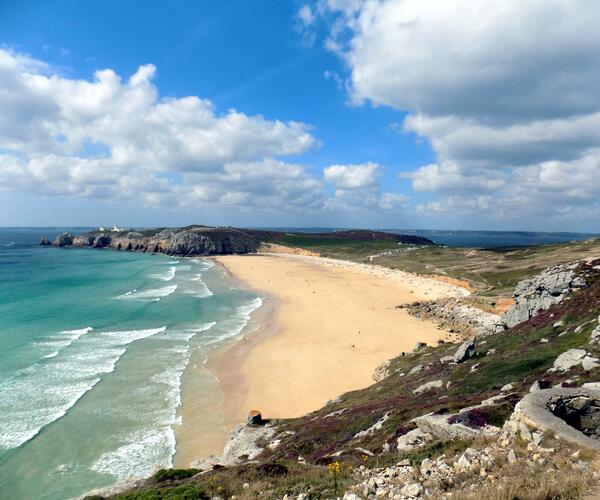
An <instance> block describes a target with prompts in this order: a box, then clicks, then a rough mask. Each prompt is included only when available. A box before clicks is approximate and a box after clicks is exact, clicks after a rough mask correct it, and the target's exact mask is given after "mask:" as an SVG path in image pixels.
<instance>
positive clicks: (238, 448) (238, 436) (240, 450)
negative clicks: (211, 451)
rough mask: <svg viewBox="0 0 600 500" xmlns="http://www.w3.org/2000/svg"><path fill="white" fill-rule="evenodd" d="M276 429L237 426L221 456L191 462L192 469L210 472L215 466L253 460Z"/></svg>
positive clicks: (267, 426)
mask: <svg viewBox="0 0 600 500" xmlns="http://www.w3.org/2000/svg"><path fill="white" fill-rule="evenodd" d="M275 432H276V428H275V427H273V426H270V425H268V424H267V425H263V426H255V425H251V426H248V425H246V424H241V425H238V426H237V427H236V428H235V429H234V430H233V432H232V433H231V435H230V436H229V440H228V441H227V444H226V445H225V449H224V450H223V455H221V456H214V455H211V456H209V457H207V458H204V459H201V460H198V461H196V462H193V463H192V464H191V465H192V467H194V468H196V469H200V470H210V469H212V468H213V466H215V465H223V466H229V465H237V464H239V463H242V462H247V461H249V460H253V459H255V458H256V457H257V456H258V455H260V454H261V453H262V452H263V451H264V447H263V446H262V444H259V443H263V442H269V441H270V440H271V438H272V437H273V436H274V435H275Z"/></svg>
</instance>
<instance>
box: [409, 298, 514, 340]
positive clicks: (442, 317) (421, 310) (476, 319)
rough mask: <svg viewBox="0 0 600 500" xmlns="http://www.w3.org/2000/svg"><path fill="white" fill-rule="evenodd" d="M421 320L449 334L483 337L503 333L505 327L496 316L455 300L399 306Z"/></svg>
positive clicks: (419, 302)
mask: <svg viewBox="0 0 600 500" xmlns="http://www.w3.org/2000/svg"><path fill="white" fill-rule="evenodd" d="M399 308H401V309H406V311H407V312H408V313H409V314H411V315H412V316H415V317H417V318H421V319H431V320H433V321H435V322H436V324H437V325H438V326H439V327H440V328H443V329H444V330H448V331H449V332H451V333H455V332H456V333H461V334H464V335H468V336H471V335H474V336H483V335H491V334H493V333H499V332H503V331H504V330H505V329H506V326H505V325H504V323H503V322H502V320H501V318H500V316H499V315H497V314H492V313H488V312H485V311H482V310H481V309H478V308H476V307H473V306H471V305H469V304H465V303H463V302H461V301H460V300H459V299H457V298H450V299H441V300H430V301H418V302H413V303H412V304H406V305H402V306H399Z"/></svg>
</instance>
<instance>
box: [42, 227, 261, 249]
mask: <svg viewBox="0 0 600 500" xmlns="http://www.w3.org/2000/svg"><path fill="white" fill-rule="evenodd" d="M53 245H54V246H58V247H76V248H110V249H113V250H123V251H130V252H133V251H135V252H152V253H164V254H169V255H180V256H190V255H222V254H246V253H250V252H256V250H257V249H258V247H259V245H260V241H259V240H258V239H257V238H255V237H254V236H252V235H250V234H248V233H245V232H244V231H243V230H238V229H233V228H213V227H205V226H190V227H187V228H181V229H162V230H161V229H155V230H146V231H143V232H138V231H130V232H114V231H109V232H91V233H84V234H81V235H79V236H74V235H72V234H70V233H64V234H61V235H60V236H58V237H57V238H56V239H55V240H54V243H53Z"/></svg>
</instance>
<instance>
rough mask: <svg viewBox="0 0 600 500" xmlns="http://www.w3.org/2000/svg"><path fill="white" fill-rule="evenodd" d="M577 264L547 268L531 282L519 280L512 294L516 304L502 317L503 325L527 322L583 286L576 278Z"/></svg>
mask: <svg viewBox="0 0 600 500" xmlns="http://www.w3.org/2000/svg"><path fill="white" fill-rule="evenodd" d="M578 267H579V262H571V263H569V264H560V265H558V266H553V267H549V268H548V269H545V270H544V271H543V272H541V273H540V274H538V275H537V276H534V277H533V278H531V279H526V280H523V281H520V282H519V283H518V284H517V286H516V288H515V291H514V293H513V295H514V299H515V305H514V306H512V307H511V308H510V309H509V310H508V311H506V313H505V314H504V316H503V317H502V320H503V322H504V323H505V324H506V325H507V326H508V327H513V326H515V325H518V324H519V323H522V322H523V321H527V320H528V319H530V318H532V317H533V316H535V315H536V313H537V312H538V311H540V310H543V309H548V308H549V307H550V306H552V305H554V304H557V303H558V302H560V301H561V300H562V299H563V298H564V297H565V295H566V294H568V293H569V292H571V291H572V290H573V289H575V288H580V287H582V286H584V285H585V282H584V280H583V279H582V278H581V277H579V276H577V273H576V270H577V268H578Z"/></svg>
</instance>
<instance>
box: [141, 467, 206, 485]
mask: <svg viewBox="0 0 600 500" xmlns="http://www.w3.org/2000/svg"><path fill="white" fill-rule="evenodd" d="M198 472H200V471H199V470H198V469H160V470H158V471H157V472H156V473H155V474H154V475H153V476H152V480H153V481H155V482H157V483H162V482H163V481H179V480H181V479H187V478H188V477H192V476H195V475H196V474H198Z"/></svg>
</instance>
